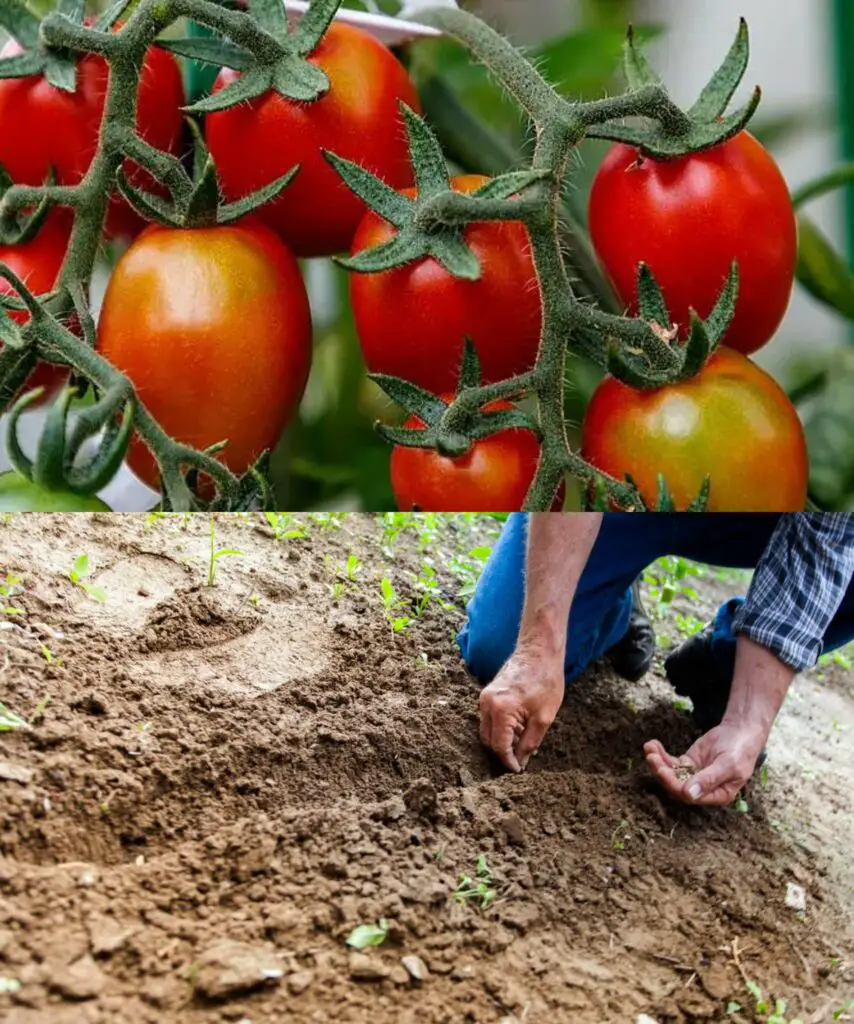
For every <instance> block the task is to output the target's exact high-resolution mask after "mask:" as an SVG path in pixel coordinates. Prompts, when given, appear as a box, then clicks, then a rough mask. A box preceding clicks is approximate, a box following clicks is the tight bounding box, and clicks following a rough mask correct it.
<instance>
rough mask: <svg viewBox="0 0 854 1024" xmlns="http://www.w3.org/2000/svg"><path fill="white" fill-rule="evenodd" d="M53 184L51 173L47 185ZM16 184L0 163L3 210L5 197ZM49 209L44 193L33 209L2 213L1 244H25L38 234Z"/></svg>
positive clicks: (0, 206) (0, 197)
mask: <svg viewBox="0 0 854 1024" xmlns="http://www.w3.org/2000/svg"><path fill="white" fill-rule="evenodd" d="M53 184H54V177H53V175H52V174H51V176H50V177H49V178H48V180H47V181H46V182H45V186H46V187H47V188H51V187H52V186H53ZM14 185H15V183H14V182H13V181H12V179H11V178H10V177H9V175H8V174H7V173H6V169H5V168H4V167H3V165H2V164H0V211H3V197H4V196H5V195H6V193H7V192H8V191H9V189H10V188H13V187H14ZM49 209H50V201H49V199H48V198H47V196H46V195H43V196H42V197H41V199H40V200H39V202H38V203H37V205H36V206H35V207H34V208H32V209H26V210H24V209H21V210H12V211H10V212H9V213H8V214H6V213H5V212H4V213H2V214H0V245H23V243H24V242H29V241H31V240H32V239H33V238H35V236H36V235H37V234H38V232H39V228H40V227H41V226H42V224H43V223H44V219H45V217H46V216H47V212H48V210H49Z"/></svg>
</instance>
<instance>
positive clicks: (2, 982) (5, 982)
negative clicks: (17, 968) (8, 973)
mask: <svg viewBox="0 0 854 1024" xmlns="http://www.w3.org/2000/svg"><path fill="white" fill-rule="evenodd" d="M20 991H21V983H20V981H18V979H17V978H6V977H0V995H3V994H4V993H5V994H8V995H11V994H12V993H14V992H20Z"/></svg>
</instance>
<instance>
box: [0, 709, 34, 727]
mask: <svg viewBox="0 0 854 1024" xmlns="http://www.w3.org/2000/svg"><path fill="white" fill-rule="evenodd" d="M28 728H29V723H28V722H27V720H26V719H25V718H21V716H20V715H16V714H15V712H14V711H12V710H11V709H10V708H7V707H6V705H5V704H4V703H3V702H2V701H0V732H14V731H15V730H17V729H28Z"/></svg>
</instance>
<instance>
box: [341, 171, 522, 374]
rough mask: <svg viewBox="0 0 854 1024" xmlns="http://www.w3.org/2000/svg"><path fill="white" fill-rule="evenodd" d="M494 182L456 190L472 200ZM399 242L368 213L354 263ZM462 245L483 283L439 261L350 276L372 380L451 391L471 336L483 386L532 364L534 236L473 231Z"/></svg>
mask: <svg viewBox="0 0 854 1024" xmlns="http://www.w3.org/2000/svg"><path fill="white" fill-rule="evenodd" d="M488 180H489V179H488V178H484V177H481V176H479V175H463V176H461V177H458V178H455V179H454V180H453V182H452V184H453V187H454V189H455V191H457V192H474V191H475V190H476V189H478V188H480V186H481V185H483V184H485V182H487V181H488ZM405 194H407V195H409V196H412V195H414V192H413V191H412V190H411V189H407V190H406V191H405ZM394 234H395V229H394V228H393V227H392V226H391V225H390V224H389V223H388V222H387V221H385V220H383V219H382V218H381V217H379V216H378V215H377V214H375V213H372V212H369V213H368V214H367V215H366V216H365V218H364V220H363V221H362V223H361V225H360V226H359V230H358V232H357V233H356V237H355V239H354V240H353V247H352V252H353V255H355V254H356V253H358V252H361V251H362V250H363V249H368V248H372V247H373V246H376V245H381V244H382V243H383V242H387V241H389V240H390V239H391V238H393V237H394ZM465 237H466V241H467V242H468V244H469V245H470V246H471V248H472V250H473V251H474V252H475V253H476V255H477V257H478V259H479V260H480V265H481V276H480V279H479V280H477V281H461V280H459V279H458V278H455V277H454V276H453V275H452V274H450V273H448V271H447V270H445V269H444V268H443V267H442V266H440V265H439V264H438V263H437V262H436V261H435V260H433V259H425V260H420V261H419V262H417V263H414V264H410V265H408V266H405V267H397V268H395V269H394V270H386V271H383V272H382V273H380V274H355V273H354V274H351V275H350V296H351V299H352V305H353V315H354V317H355V320H356V330H357V332H358V335H359V342H360V344H361V347H362V353H363V355H364V357H365V362H366V363H367V366H368V369H369V370H370V371H371V373H385V374H390V375H391V376H393V377H402V378H403V379H404V380H410V381H412V382H413V383H415V384H418V385H420V386H421V387H422V388H426V389H427V390H428V391H432V392H433V393H434V394H441V393H442V392H444V391H453V390H454V388H455V387H456V385H457V382H458V379H459V371H460V362H461V360H462V354H463V344H464V339H465V338H466V337H467V336H468V337H470V338H471V339H472V340H473V341H474V343H475V347H476V348H477V353H478V356H479V357H480V363H481V369H482V371H483V378H484V381H485V382H486V383H492V382H494V381H499V380H505V379H506V378H508V377H513V376H515V375H516V374H518V373H523V372H524V371H525V370H529V369H530V368H531V367H532V366H533V365H534V363H535V362H536V358H537V350H538V348H539V344H540V332H541V330H542V304H541V302H540V292H539V287H538V285H537V275H536V272H535V270H534V261H533V257H532V255H531V249H530V241H529V238H528V233H527V230H526V229H525V227H524V226H523V225H522V224H520V223H518V222H512V221H511V222H506V223H498V222H492V223H484V224H472V225H471V226H469V227H467V228H466V231H465Z"/></svg>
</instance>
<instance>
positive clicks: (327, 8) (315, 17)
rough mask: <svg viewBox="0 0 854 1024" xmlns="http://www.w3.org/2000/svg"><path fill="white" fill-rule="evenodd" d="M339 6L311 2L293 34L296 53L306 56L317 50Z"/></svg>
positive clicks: (336, 0) (324, 0) (336, 1)
mask: <svg viewBox="0 0 854 1024" xmlns="http://www.w3.org/2000/svg"><path fill="white" fill-rule="evenodd" d="M255 2H256V3H257V0H255ZM273 2H274V3H276V2H278V0H273ZM340 6H341V0H313V2H312V3H311V4H310V5H309V8H308V10H307V11H306V12H305V14H304V15H303V16H302V18H301V19H300V22H299V25H297V27H296V29H295V31H294V32H293V38H294V42H295V44H296V48H297V52H298V53H300V54H303V55H307V54H309V53H312V52H313V51H314V50H315V49H316V48H317V46H318V44H319V43H320V41H321V39H323V37H324V35H325V34H326V30H327V29H328V28H329V26H330V25H331V24H332V19H333V18H334V17H335V15H336V13H337V11H338V8H339V7H340Z"/></svg>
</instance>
